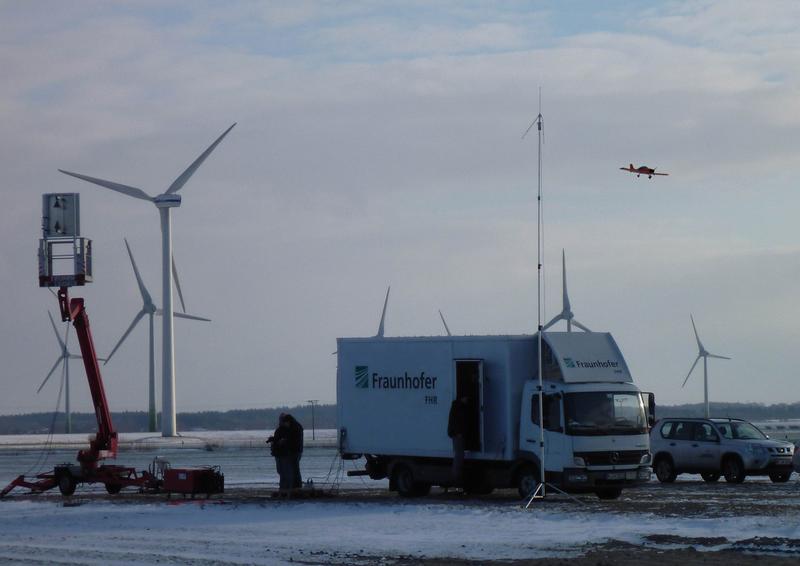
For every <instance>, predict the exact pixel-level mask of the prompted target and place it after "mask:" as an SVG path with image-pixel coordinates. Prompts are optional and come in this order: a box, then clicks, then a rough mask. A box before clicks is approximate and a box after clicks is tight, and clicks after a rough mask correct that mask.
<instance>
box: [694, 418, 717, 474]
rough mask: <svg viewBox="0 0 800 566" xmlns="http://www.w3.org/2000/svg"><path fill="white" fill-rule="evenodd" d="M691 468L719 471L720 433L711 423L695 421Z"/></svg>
mask: <svg viewBox="0 0 800 566" xmlns="http://www.w3.org/2000/svg"><path fill="white" fill-rule="evenodd" d="M689 454H690V458H691V464H690V465H689V467H690V468H692V469H695V470H703V471H712V470H713V471H716V472H719V468H720V463H719V435H718V434H717V431H716V429H715V428H714V427H713V425H712V424H711V423H694V431H693V442H692V443H691V450H690V453H689Z"/></svg>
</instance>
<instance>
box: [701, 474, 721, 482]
mask: <svg viewBox="0 0 800 566" xmlns="http://www.w3.org/2000/svg"><path fill="white" fill-rule="evenodd" d="M700 475H701V476H702V478H703V481H705V482H707V483H714V482H715V481H717V480H718V479H719V477H720V476H721V475H722V474H720V473H719V472H703V473H701V474H700Z"/></svg>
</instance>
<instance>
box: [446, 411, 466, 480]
mask: <svg viewBox="0 0 800 566" xmlns="http://www.w3.org/2000/svg"><path fill="white" fill-rule="evenodd" d="M468 402H469V398H468V397H467V396H466V395H463V396H461V397H460V398H458V399H456V400H454V401H453V402H452V403H451V404H450V414H449V415H448V418H447V436H449V437H450V438H451V439H452V441H453V470H452V474H453V481H455V482H456V483H457V484H460V483H462V481H463V479H464V478H463V476H464V440H465V436H466V433H467V408H468V405H467V403H468Z"/></svg>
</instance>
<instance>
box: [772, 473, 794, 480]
mask: <svg viewBox="0 0 800 566" xmlns="http://www.w3.org/2000/svg"><path fill="white" fill-rule="evenodd" d="M791 475H792V472H772V473H771V474H770V475H769V479H771V480H772V481H773V482H774V483H785V482H787V481H789V478H790V477H791Z"/></svg>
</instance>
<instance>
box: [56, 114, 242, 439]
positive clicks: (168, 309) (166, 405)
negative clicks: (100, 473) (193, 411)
mask: <svg viewBox="0 0 800 566" xmlns="http://www.w3.org/2000/svg"><path fill="white" fill-rule="evenodd" d="M235 125H236V124H235V123H234V124H232V125H231V126H230V127H229V128H228V129H227V130H225V131H224V132H222V135H220V136H219V137H218V138H217V139H216V140H215V141H214V143H212V144H211V145H210V146H208V149H206V150H205V151H204V152H203V153H201V154H200V156H199V157H198V158H197V159H195V160H194V161H193V162H192V164H191V165H189V167H187V168H186V170H185V171H184V172H183V173H181V174H180V175H179V176H178V178H177V179H175V180H174V181H173V182H172V184H171V185H170V186H169V187H168V188H167V190H166V191H164V192H163V193H162V194H160V195H157V196H155V197H151V196H150V195H148V194H147V193H146V192H144V191H143V190H142V189H140V188H137V187H132V186H129V185H122V184H120V183H115V182H113V181H106V180H103V179H98V178H95V177H88V176H86V175H81V174H79V173H72V172H70V171H64V170H63V169H59V171H61V172H62V173H64V174H66V175H70V176H72V177H76V178H78V179H81V180H83V181H87V182H89V183H94V184H95V185H100V186H101V187H105V188H107V189H111V190H112V191H117V192H118V193H122V194H124V195H128V196H130V197H133V198H138V199H141V200H146V201H149V202H152V203H153V204H155V205H156V208H158V212H159V215H160V217H161V256H162V257H161V274H162V281H161V291H162V300H161V302H162V305H163V309H164V324H163V332H162V338H163V346H162V386H163V395H162V399H161V403H162V408H161V434H162V436H175V435H176V434H177V423H176V420H175V352H174V348H175V341H174V337H173V334H172V330H173V309H172V221H171V216H170V210H171V209H172V208H177V207H179V206H180V205H181V195H179V194H178V191H179V190H181V188H182V187H183V186H184V185H185V184H186V182H187V181H188V180H189V178H190V177H191V176H192V175H193V174H194V172H195V171H197V168H198V167H200V165H202V164H203V161H205V160H206V157H208V156H209V155H210V154H211V152H212V151H214V149H215V148H216V147H217V145H219V143H220V142H221V141H222V139H223V138H224V137H225V136H226V135H228V132H230V131H231V130H232V129H233V127H234V126H235Z"/></svg>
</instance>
